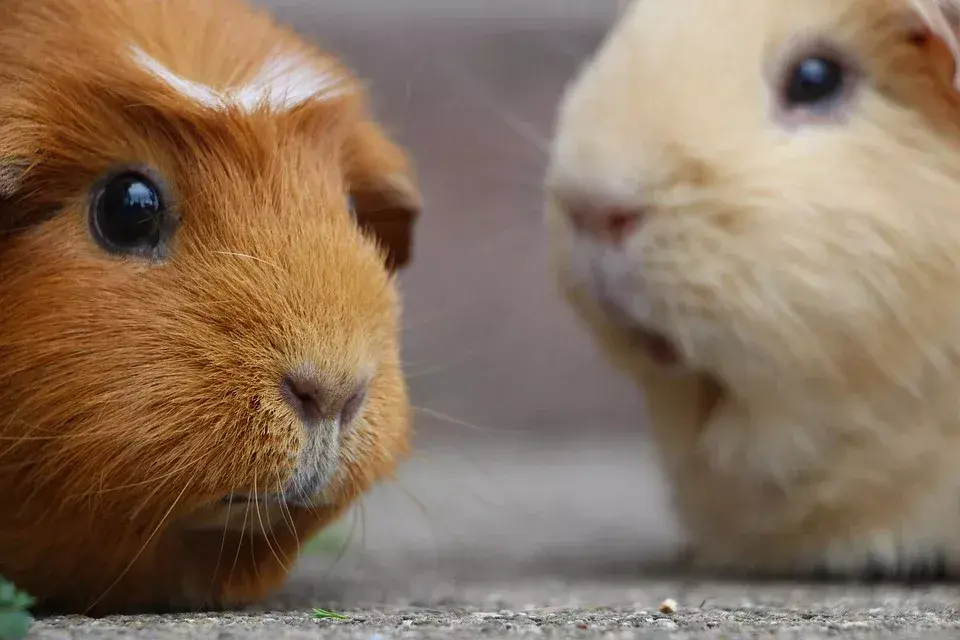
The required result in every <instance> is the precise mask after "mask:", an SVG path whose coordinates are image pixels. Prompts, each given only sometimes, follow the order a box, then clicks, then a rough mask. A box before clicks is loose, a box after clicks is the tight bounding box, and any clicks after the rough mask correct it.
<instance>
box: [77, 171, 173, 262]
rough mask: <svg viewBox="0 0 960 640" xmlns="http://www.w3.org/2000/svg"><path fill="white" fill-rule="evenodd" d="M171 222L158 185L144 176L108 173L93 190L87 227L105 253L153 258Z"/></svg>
mask: <svg viewBox="0 0 960 640" xmlns="http://www.w3.org/2000/svg"><path fill="white" fill-rule="evenodd" d="M172 222H173V220H171V216H170V214H169V212H168V209H167V205H166V202H165V199H164V197H163V193H162V189H161V187H160V185H158V184H157V181H156V180H153V179H151V178H150V177H148V176H147V175H146V174H145V173H142V172H139V171H132V170H131V171H124V172H121V173H115V174H112V175H110V176H108V177H107V178H106V179H105V180H103V181H102V182H101V184H100V185H99V186H98V188H97V189H96V191H95V194H94V198H93V203H92V207H91V228H92V231H93V235H94V237H95V238H96V240H97V242H98V243H99V244H100V245H101V246H102V247H103V248H104V249H106V250H107V251H110V252H112V253H122V254H133V255H141V256H144V257H154V256H156V254H157V252H158V250H159V249H160V247H161V245H162V243H163V241H164V240H165V239H166V238H167V236H169V232H170V231H171V223H172Z"/></svg>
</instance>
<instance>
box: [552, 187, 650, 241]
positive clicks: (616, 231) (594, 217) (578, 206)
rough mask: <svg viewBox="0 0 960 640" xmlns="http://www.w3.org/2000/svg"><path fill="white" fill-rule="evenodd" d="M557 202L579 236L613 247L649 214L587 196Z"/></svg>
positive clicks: (567, 198)
mask: <svg viewBox="0 0 960 640" xmlns="http://www.w3.org/2000/svg"><path fill="white" fill-rule="evenodd" d="M557 201H558V204H559V206H560V208H561V210H562V211H563V212H564V214H565V215H566V216H567V217H568V218H569V220H570V222H571V224H572V225H573V228H574V229H575V230H576V232H577V233H578V234H580V235H582V236H586V237H589V238H592V239H594V240H596V241H598V242H601V243H603V244H607V245H613V246H620V245H622V244H623V243H624V242H625V241H626V240H627V239H629V238H630V236H632V235H633V234H634V233H635V232H636V231H637V230H638V229H639V228H640V227H641V225H642V224H643V222H644V220H646V218H647V214H648V210H647V208H646V207H644V206H643V205H625V204H620V203H615V202H613V201H604V200H603V199H601V198H593V197H589V196H580V195H576V196H574V195H565V196H560V197H558V199H557Z"/></svg>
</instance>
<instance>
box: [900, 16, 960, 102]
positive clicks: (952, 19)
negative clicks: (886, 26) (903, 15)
mask: <svg viewBox="0 0 960 640" xmlns="http://www.w3.org/2000/svg"><path fill="white" fill-rule="evenodd" d="M907 2H908V4H909V6H910V8H911V9H912V15H913V17H915V18H916V22H917V26H918V28H919V30H920V31H921V33H922V34H923V35H926V36H930V38H931V39H932V40H933V41H934V42H935V43H936V44H937V45H939V46H936V47H934V48H933V49H932V52H933V54H934V55H935V56H936V57H937V62H938V64H942V65H944V67H946V68H947V69H948V73H949V74H950V77H951V81H952V83H953V86H954V88H955V89H956V90H957V91H960V0H907Z"/></svg>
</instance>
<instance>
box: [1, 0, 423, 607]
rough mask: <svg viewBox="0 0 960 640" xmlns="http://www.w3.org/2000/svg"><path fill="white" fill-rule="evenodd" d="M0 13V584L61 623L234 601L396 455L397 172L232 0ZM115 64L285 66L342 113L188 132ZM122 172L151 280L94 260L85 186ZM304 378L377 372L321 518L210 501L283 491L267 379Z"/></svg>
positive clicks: (406, 171)
mask: <svg viewBox="0 0 960 640" xmlns="http://www.w3.org/2000/svg"><path fill="white" fill-rule="evenodd" d="M0 4H2V6H3V12H4V22H3V25H0V408H2V415H0V495H2V500H0V575H3V576H4V577H6V578H8V579H10V580H13V581H14V582H16V583H17V584H18V586H20V587H21V588H23V589H25V590H27V591H29V592H30V593H32V594H34V595H35V596H37V597H38V598H39V599H40V600H41V605H43V606H46V607H50V608H53V609H62V610H67V611H76V612H82V611H89V612H92V613H104V612H115V611H132V610H143V609H154V610H155V609H162V608H187V609H196V608H202V607H220V606H237V605H243V604H245V603H249V602H251V601H253V600H255V599H258V598H260V597H262V596H264V595H265V594H267V593H269V592H270V591H271V590H272V589H274V588H276V587H277V586H278V585H279V584H280V583H281V582H282V581H283V580H284V578H285V576H286V574H287V571H288V570H289V568H290V566H291V564H292V563H293V561H294V560H295V559H296V555H297V550H298V547H299V544H300V542H302V541H304V540H306V539H308V538H309V537H310V536H311V534H313V533H314V532H316V531H317V530H318V529H320V528H321V527H322V526H324V525H325V524H327V523H329V522H331V521H332V520H333V519H334V518H336V517H338V516H339V515H340V514H341V513H342V512H343V511H344V509H346V508H347V507H348V506H349V505H350V504H351V502H352V501H353V500H354V499H356V498H357V497H358V496H360V495H361V494H362V493H363V492H364V491H366V490H367V489H369V488H370V487H371V486H372V485H373V484H374V483H375V482H377V481H378V480H380V479H381V478H384V477H387V476H389V475H390V474H391V473H392V472H393V470H394V467H395V465H396V464H397V462H398V460H399V459H401V458H402V457H403V456H404V454H405V453H406V451H407V446H408V444H407V437H408V430H409V424H410V408H409V405H408V400H407V395H406V387H405V383H404V379H403V375H402V371H401V364H400V355H399V344H398V321H399V302H398V298H397V292H396V290H395V285H394V278H393V276H392V274H391V270H392V269H396V268H399V267H400V266H402V265H403V264H405V263H406V261H407V260H408V259H409V248H410V247H409V245H410V242H411V238H410V234H411V227H412V225H413V222H414V219H415V217H416V214H417V211H418V209H419V199H418V197H419V196H418V193H417V190H416V186H415V178H414V176H413V174H412V172H411V168H410V167H409V166H408V163H407V160H406V156H405V154H404V153H403V152H402V151H401V150H400V149H399V148H397V147H396V146H394V145H393V143H392V142H391V141H390V140H389V139H388V138H387V137H386V136H385V135H384V134H383V132H382V131H381V130H380V128H379V127H378V125H377V124H376V123H375V122H374V121H372V120H371V117H370V115H369V113H368V108H367V106H366V104H365V98H364V94H363V92H362V91H361V88H360V86H359V83H358V82H356V81H355V80H354V79H353V78H352V76H350V74H349V72H348V71H347V70H346V69H344V68H342V67H341V66H340V65H339V64H337V62H336V61H335V60H333V59H332V58H331V57H330V56H327V55H325V54H324V53H322V52H319V51H315V50H313V49H312V48H311V47H309V46H307V45H306V44H304V43H303V42H301V41H300V40H299V39H298V38H297V37H295V36H294V35H293V34H292V32H290V31H289V30H286V29H283V28H281V27H279V26H277V25H276V24H274V23H273V21H272V20H271V19H270V18H269V17H268V16H267V15H266V14H264V13H261V12H258V11H255V10H253V9H252V8H250V7H248V6H247V5H246V4H245V3H243V2H241V1H240V0H203V1H202V2H196V1H194V0H165V1H164V2H143V1H140V0H96V1H94V2H90V1H83V0H3V2H2V3H0ZM131 45H135V46H137V47H140V48H141V49H142V50H144V51H145V52H147V53H148V54H150V55H151V56H153V57H155V58H156V59H158V60H160V61H161V62H162V63H163V64H164V65H166V66H167V67H169V68H170V69H172V70H173V71H174V72H176V73H178V74H180V75H182V76H184V77H187V78H190V79H191V80H195V81H197V82H202V83H205V84H206V85H209V86H210V87H213V88H226V87H228V86H233V85H236V84H242V83H243V82H245V81H246V80H247V79H249V78H250V77H251V75H252V74H253V73H254V72H255V71H256V69H257V68H259V67H260V66H261V65H262V64H264V62H265V61H269V60H270V59H271V57H274V56H276V55H278V54H284V53H290V54H296V55H298V56H301V57H302V58H303V59H305V60H306V61H308V63H309V64H313V65H315V66H317V67H318V68H324V69H327V68H329V69H333V70H335V72H336V73H337V74H339V77H341V78H344V79H345V81H346V82H347V84H348V87H349V90H348V91H346V92H343V93H341V94H338V95H337V96H336V97H330V98H326V99H317V100H307V101H305V102H303V103H302V104H299V105H297V106H296V107H294V108H291V109H288V110H280V111H270V110H268V109H262V108H261V109H254V110H252V111H249V112H245V111H243V110H240V109H224V110H204V109H202V108H201V107H200V106H199V105H198V104H196V103H195V102H192V101H190V100H188V99H186V98H185V97H184V96H183V95H180V94H178V93H177V92H176V91H172V90H171V88H170V87H169V86H167V85H165V84H164V83H162V82H159V81H157V79H156V78H154V77H152V76H150V75H149V74H147V73H145V72H144V70H143V69H142V68H140V67H138V66H137V65H135V64H133V63H132V62H131V59H130V56H129V55H128V53H129V47H130V46H131ZM127 163H137V164H141V165H143V164H145V165H148V166H150V167H152V168H153V169H154V170H155V171H156V172H157V173H158V174H159V175H160V176H162V178H163V179H164V180H165V181H166V183H167V184H168V186H169V187H170V189H171V190H172V191H173V193H174V194H175V200H176V202H175V206H176V207H177V208H178V212H179V213H180V215H181V216H182V225H181V228H180V229H179V230H178V232H177V235H176V237H175V240H174V246H173V249H172V251H171V255H170V256H169V258H168V259H167V260H165V261H163V262H161V263H158V264H154V263H148V262H145V261H140V260H137V259H133V258H118V257H114V256H110V255H108V254H106V253H105V252H104V251H102V250H101V249H99V248H98V247H97V246H96V244H95V243H94V242H93V241H92V240H91V239H90V236H89V232H88V228H87V223H86V218H87V210H88V207H89V203H88V200H89V193H90V191H91V185H92V184H94V183H95V182H96V181H97V180H98V179H99V177H100V176H101V175H103V174H104V172H106V171H108V170H110V169H111V168H113V167H114V166H117V165H123V164H127ZM348 193H349V194H351V195H352V196H353V197H354V199H355V201H356V203H357V204H356V207H357V211H356V214H357V218H358V221H359V223H360V224H359V225H358V224H357V223H356V222H354V221H353V220H352V218H351V216H350V213H349V211H348V204H347V194H348ZM384 260H387V261H388V262H387V263H386V264H385V262H384ZM387 267H390V268H387ZM303 360H308V361H311V362H315V363H318V367H319V368H320V375H321V376H322V378H323V379H324V380H325V381H326V382H328V383H329V384H338V383H339V381H341V380H346V379H348V378H350V377H351V376H355V375H357V373H358V372H359V371H362V370H367V369H372V370H373V371H375V373H374V375H373V378H372V382H371V383H370V387H369V392H368V396H367V401H366V404H365V408H364V410H363V413H362V415H361V418H360V419H359V421H358V423H357V424H356V425H355V426H354V427H353V428H352V430H349V431H345V432H343V433H342V434H341V439H342V440H341V454H340V466H339V470H338V471H337V474H336V476H335V477H334V479H333V481H332V482H331V483H330V484H329V485H328V489H327V491H326V493H325V494H324V496H323V498H324V499H323V504H322V506H320V507H317V508H313V509H306V508H301V509H294V508H292V507H291V508H289V509H285V508H279V507H276V506H270V507H267V506H265V505H259V504H258V505H257V506H253V505H249V504H244V505H242V506H237V505H232V507H231V506H230V505H223V504H220V503H218V501H220V500H221V499H223V498H225V497H227V496H231V495H234V494H238V493H240V492H260V493H262V492H265V491H271V490H273V489H274V488H276V487H278V486H280V484H281V483H282V482H283V481H284V480H285V479H286V478H287V476H288V475H289V474H290V473H291V468H292V464H293V462H292V461H293V460H294V459H295V457H296V456H297V455H298V452H299V451H300V448H301V446H302V443H303V438H304V435H303V431H304V430H303V427H301V425H300V423H299V421H298V420H297V419H296V417H295V416H294V415H293V413H292V412H291V410H290V409H289V408H288V407H287V406H286V405H285V404H284V403H283V401H282V399H281V396H280V392H279V380H280V379H281V377H282V376H283V374H284V372H285V371H286V370H287V368H289V367H293V366H296V365H297V363H298V362H301V361H303ZM231 508H232V511H233V513H228V512H229V511H231Z"/></svg>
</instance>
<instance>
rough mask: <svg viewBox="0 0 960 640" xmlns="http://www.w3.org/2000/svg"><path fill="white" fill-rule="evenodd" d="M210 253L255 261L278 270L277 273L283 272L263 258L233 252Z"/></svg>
mask: <svg viewBox="0 0 960 640" xmlns="http://www.w3.org/2000/svg"><path fill="white" fill-rule="evenodd" d="M211 253H215V254H218V255H223V256H232V257H234V258H246V259H248V260H253V261H255V262H260V263H262V264H265V265H267V266H269V267H273V268H274V269H276V270H278V271H283V269H281V267H280V265H278V264H275V263H273V262H270V261H268V260H264V259H263V258H258V257H256V256H251V255H249V254H246V253H237V252H234V251H211Z"/></svg>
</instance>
